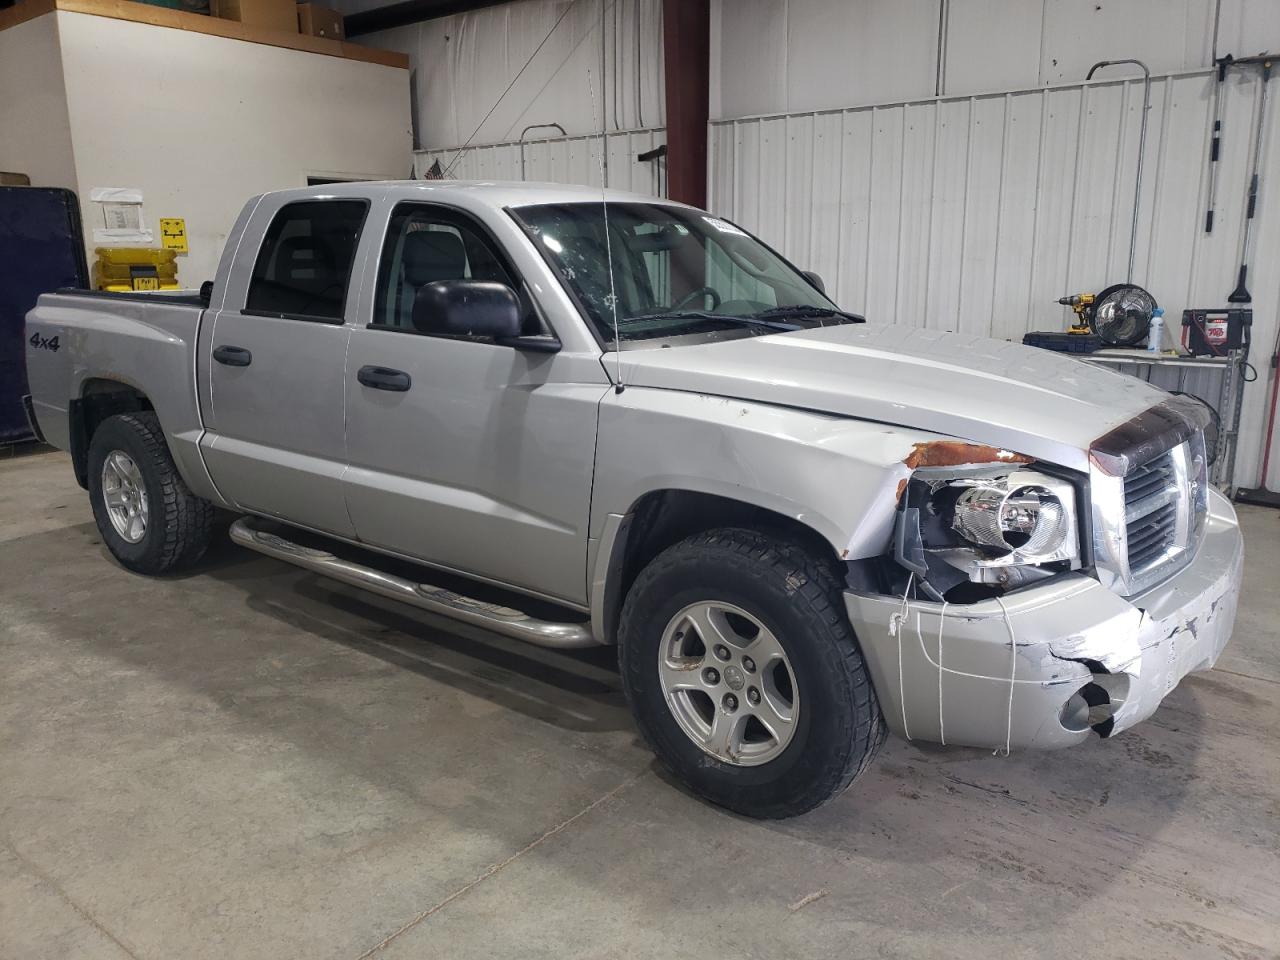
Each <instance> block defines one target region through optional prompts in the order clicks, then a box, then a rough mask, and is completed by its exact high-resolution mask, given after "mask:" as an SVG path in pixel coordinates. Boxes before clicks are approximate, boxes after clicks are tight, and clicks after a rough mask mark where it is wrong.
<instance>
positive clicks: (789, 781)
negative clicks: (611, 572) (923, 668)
mask: <svg viewBox="0 0 1280 960" xmlns="http://www.w3.org/2000/svg"><path fill="white" fill-rule="evenodd" d="M700 601H716V602H720V603H728V604H732V605H734V606H736V607H739V608H741V609H742V610H744V611H746V612H748V613H750V614H751V615H752V616H754V617H755V618H757V619H758V620H759V621H760V623H762V624H763V625H764V626H766V627H767V628H768V629H769V630H770V631H772V632H773V634H774V636H775V637H776V638H777V640H778V642H779V643H780V644H781V645H782V647H783V650H784V651H785V653H786V656H787V659H788V660H789V661H790V664H791V669H792V671H793V673H794V675H795V682H796V684H797V686H798V688H799V689H798V694H799V698H800V703H801V709H800V710H799V712H798V716H797V718H796V726H795V731H794V734H793V735H792V737H791V740H790V742H789V743H787V745H786V747H785V749H783V750H782V752H781V753H780V754H779V755H778V756H776V757H774V758H773V759H770V760H768V761H767V762H764V763H761V764H759V765H757V766H739V765H736V764H733V763H728V762H725V761H723V760H720V759H718V758H717V757H715V756H712V755H711V754H709V753H707V752H706V751H704V750H703V749H702V748H701V747H700V746H699V745H698V744H697V743H695V742H694V740H693V739H691V737H690V736H689V735H687V734H686V733H685V732H684V730H683V729H682V728H681V726H680V724H679V723H678V722H677V721H676V719H675V717H674V716H673V714H672V711H671V708H670V707H669V706H668V704H667V700H666V697H665V695H664V693H663V690H662V687H661V683H660V681H659V671H658V660H659V651H660V649H661V644H662V637H663V633H664V631H665V629H666V627H667V625H668V624H669V623H671V621H672V619H673V618H674V617H675V616H676V615H677V614H678V613H679V612H680V611H682V610H684V609H685V608H686V607H688V606H689V605H690V604H693V603H698V602H700ZM618 647H619V650H618V654H619V661H620V664H621V669H622V682H623V689H624V690H625V692H626V696H627V702H628V703H629V704H630V706H631V710H632V713H633V714H634V716H635V720H636V724H637V725H638V726H639V728H640V731H641V733H642V734H643V735H644V737H645V739H646V740H647V741H648V743H649V745H650V746H651V747H652V748H653V751H654V752H655V753H656V754H657V755H658V757H659V758H660V759H661V760H662V762H663V763H665V764H666V765H667V767H669V768H670V769H671V771H672V772H673V773H674V774H675V775H676V776H677V777H678V778H679V779H680V780H681V781H683V782H684V783H685V784H686V785H687V786H688V787H689V788H690V789H691V790H693V791H694V792H695V793H697V794H699V795H701V796H703V797H705V798H707V799H708V800H710V801H711V802H713V803H716V804H719V805H720V806H723V807H727V808H729V809H730V810H733V811H735V812H737V813H741V814H744V815H746V816H750V817H764V818H783V817H792V816H796V815H798V814H802V813H805V812H807V811H809V810H812V809H814V808H815V807H818V806H820V805H821V804H823V803H826V802H827V801H828V800H830V799H832V798H833V797H835V796H837V795H839V794H840V793H841V792H842V791H844V790H845V788H847V787H848V786H849V784H851V783H852V782H853V781H854V779H855V778H856V777H857V776H858V775H859V774H860V773H861V772H862V771H863V770H864V769H866V767H867V765H868V764H869V763H870V761H871V759H872V758H873V757H874V756H875V754H876V752H877V751H878V750H879V749H880V746H881V744H883V743H884V739H885V733H886V727H885V723H884V718H883V717H882V715H881V713H880V704H879V702H878V700H877V699H876V695H875V690H874V689H873V688H872V686H871V679H870V676H869V675H868V672H867V668H866V664H865V663H864V661H863V659H862V652H861V650H860V649H859V647H858V643H857V640H856V638H855V637H854V634H853V629H852V627H850V625H849V620H848V617H847V615H846V613H845V609H844V602H843V598H842V596H841V590H840V585H839V583H838V581H837V580H836V577H835V576H834V574H833V572H832V570H831V569H830V567H829V566H828V565H826V564H824V563H823V562H821V561H820V560H819V559H817V558H816V557H814V556H813V555H812V553H811V552H810V551H807V550H806V549H804V548H803V547H801V546H798V545H797V544H794V543H791V542H789V541H786V540H782V539H776V538H772V537H768V536H764V535H762V534H760V533H756V532H752V531H749V530H739V529H723V530H712V531H708V532H706V533H700V534H697V535H695V536H692V537H690V538H689V539H687V540H684V541H682V542H681V543H678V544H676V545H675V546H673V547H670V548H669V549H667V550H666V551H664V552H663V553H661V554H659V555H658V556H657V557H656V558H655V559H654V560H653V561H651V562H650V563H649V565H648V566H647V567H645V568H644V570H642V571H641V572H640V574H639V576H638V577H637V578H636V581H635V583H634V584H633V585H632V587H631V589H630V591H629V592H628V594H627V598H626V601H625V603H624V605H623V610H622V622H621V624H620V627H619V632H618Z"/></svg>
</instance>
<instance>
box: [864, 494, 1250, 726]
mask: <svg viewBox="0 0 1280 960" xmlns="http://www.w3.org/2000/svg"><path fill="white" fill-rule="evenodd" d="M1243 563H1244V545H1243V541H1242V539H1241V536H1240V529H1239V527H1238V526H1237V524H1236V517H1235V511H1234V510H1233V509H1232V507H1231V504H1230V502H1229V501H1228V500H1227V499H1226V498H1225V497H1223V496H1221V495H1220V494H1218V493H1217V492H1216V491H1214V492H1211V493H1210V497H1209V517H1208V520H1207V525H1206V529H1205V533H1204V537H1203V539H1202V541H1201V543H1200V547H1199V550H1198V551H1197V553H1196V556H1195V558H1194V559H1193V560H1192V562H1191V563H1190V564H1188V565H1187V566H1186V567H1184V568H1183V569H1182V570H1180V571H1179V572H1178V573H1177V574H1175V575H1174V576H1172V577H1170V578H1169V579H1168V580H1166V581H1164V582H1163V583H1161V584H1158V585H1157V586H1155V587H1152V588H1151V589H1150V590H1148V591H1146V592H1145V593H1142V594H1140V595H1138V596H1135V597H1129V598H1124V597H1119V596H1117V595H1116V594H1115V593H1113V592H1112V591H1110V590H1108V589H1107V588H1106V587H1104V586H1102V585H1101V584H1100V583H1098V581H1096V580H1094V579H1092V578H1091V577H1087V576H1084V575H1082V574H1071V575H1067V576H1063V577H1059V578H1056V579H1055V580H1053V581H1052V582H1051V583H1046V584H1044V585H1042V586H1037V587H1032V588H1028V589H1025V590H1021V591H1018V592H1016V593H1013V594H1010V595H1009V596H1006V597H1003V598H1001V599H999V600H985V601H982V602H980V603H974V604H964V605H961V604H947V605H945V610H944V605H943V604H940V603H933V602H928V601H914V600H913V601H908V602H907V603H906V604H905V605H904V604H903V601H902V598H901V597H887V596H882V595H867V594H860V593H854V592H847V593H846V594H845V605H846V607H847V609H848V612H849V620H850V622H851V623H852V625H853V629H854V631H855V633H857V635H858V639H859V642H860V643H861V645H862V651H863V654H864V656H865V657H866V658H867V662H868V666H869V667H870V669H871V676H872V681H873V682H874V684H875V688H876V693H877V695H878V696H879V699H880V704H881V707H882V708H883V710H884V714H885V719H886V720H887V721H888V723H889V726H890V728H891V729H892V730H893V731H894V732H895V733H897V734H899V735H900V736H904V737H907V738H908V739H914V740H928V741H934V742H941V743H949V744H957V745H965V746H974V747H995V748H1000V747H1005V746H1006V745H1008V746H1009V747H1037V748H1053V747H1064V746H1070V745H1071V744H1074V743H1079V742H1080V741H1082V740H1085V739H1087V738H1088V737H1089V736H1090V735H1091V733H1092V728H1091V727H1090V726H1088V725H1087V724H1083V723H1081V722H1079V721H1078V720H1074V719H1068V720H1067V721H1066V722H1064V708H1065V707H1067V704H1068V701H1072V698H1073V696H1075V695H1076V694H1077V692H1078V691H1080V690H1081V689H1082V688H1083V687H1085V686H1086V685H1087V684H1090V683H1094V684H1096V686H1095V687H1094V688H1093V689H1094V690H1095V691H1097V690H1098V689H1099V688H1101V689H1102V690H1104V691H1105V692H1106V694H1107V697H1108V698H1109V700H1110V703H1111V710H1112V723H1111V724H1110V725H1109V728H1106V727H1104V728H1100V729H1106V730H1107V732H1109V733H1115V732H1119V731H1121V730H1124V729H1125V728H1127V727H1130V726H1132V725H1133V724H1135V723H1138V722H1139V721H1141V720H1145V719H1146V718H1147V717H1149V716H1150V715H1151V714H1152V713H1154V712H1155V710H1156V708H1157V707H1158V706H1159V705H1160V702H1161V701H1162V700H1163V699H1164V698H1165V696H1166V695H1168V693H1169V692H1170V691H1171V690H1172V689H1173V688H1174V687H1175V686H1176V685H1177V683H1178V682H1179V681H1180V680H1181V679H1182V678H1183V677H1184V676H1186V675H1187V674H1188V673H1191V672H1194V671H1197V670H1207V669H1209V668H1210V667H1212V666H1213V665H1214V663H1215V662H1216V661H1217V659H1218V655H1219V654H1220V653H1221V652H1222V648H1223V647H1224V646H1225V645H1226V643H1227V640H1228V639H1229V638H1230V636H1231V628H1232V625H1233V624H1234V621H1235V615H1236V603H1237V600H1238V597H1239V591H1240V580H1241V568H1242V566H1243ZM1080 702H1081V701H1080V700H1079V698H1076V700H1075V701H1074V703H1075V704H1079V703H1080ZM1068 712H1070V711H1068Z"/></svg>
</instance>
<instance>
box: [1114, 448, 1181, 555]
mask: <svg viewBox="0 0 1280 960" xmlns="http://www.w3.org/2000/svg"><path fill="white" fill-rule="evenodd" d="M1181 495H1182V491H1181V490H1179V484H1178V478H1177V471H1176V469H1175V467H1174V463H1173V452H1172V451H1170V452H1169V453H1165V454H1162V455H1161V456H1159V457H1157V458H1156V459H1154V460H1152V461H1150V462H1149V463H1145V464H1143V465H1142V466H1140V467H1137V468H1136V469H1135V470H1134V471H1133V472H1132V473H1130V474H1129V475H1128V476H1127V477H1125V479H1124V522H1125V532H1126V534H1127V539H1128V543H1129V570H1130V573H1131V574H1141V573H1142V572H1144V571H1145V570H1147V569H1149V568H1151V567H1152V566H1154V565H1156V564H1158V563H1160V561H1161V560H1163V559H1165V557H1166V556H1167V555H1168V553H1169V551H1170V549H1172V548H1173V547H1174V546H1175V544H1176V538H1177V532H1178V500H1179V498H1180V496H1181Z"/></svg>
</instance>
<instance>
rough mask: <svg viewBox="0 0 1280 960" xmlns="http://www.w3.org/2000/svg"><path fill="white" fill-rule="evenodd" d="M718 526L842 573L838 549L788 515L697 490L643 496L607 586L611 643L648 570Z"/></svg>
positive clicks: (621, 541)
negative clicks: (743, 531) (797, 549)
mask: <svg viewBox="0 0 1280 960" xmlns="http://www.w3.org/2000/svg"><path fill="white" fill-rule="evenodd" d="M719 527H745V528H747V529H750V530H758V531H760V532H762V533H766V534H769V535H770V536H774V537H778V538H779V539H784V540H789V541H791V542H792V543H796V544H798V545H799V546H801V547H803V548H804V549H805V550H807V551H809V552H810V553H812V555H813V556H814V557H816V558H818V559H820V560H822V561H824V562H829V563H830V564H831V565H832V569H833V570H835V571H837V576H838V577H839V576H841V575H840V574H839V573H838V571H839V570H840V568H841V566H842V564H841V563H840V559H839V557H837V556H836V551H835V548H834V547H832V545H831V544H830V543H829V542H828V541H827V540H826V539H825V538H824V537H823V536H822V535H821V534H820V533H818V531H817V530H815V529H813V527H810V526H807V525H806V524H804V523H803V522H801V521H799V520H797V519H795V518H794V517H788V516H786V515H785V514H782V513H778V512H776V511H774V510H769V509H767V508H765V507H760V506H756V505H755V504H752V503H744V502H743V501H741V500H734V499H732V498H730V497H721V496H718V495H716V494H712V493H698V492H696V491H692V490H655V491H652V492H650V493H646V494H645V495H644V496H643V497H641V498H640V499H639V500H638V501H636V503H635V504H634V506H633V507H632V508H631V511H630V512H629V514H628V522H627V523H626V525H625V527H624V530H623V532H622V533H621V534H620V535H619V537H618V540H617V541H616V542H615V543H614V545H613V555H612V556H611V557H610V559H609V576H608V579H607V581H606V584H605V597H604V618H605V619H604V624H605V631H606V639H607V642H609V643H614V642H616V638H617V631H618V620H619V618H620V617H621V615H622V603H623V600H624V599H625V598H626V596H627V593H628V591H630V589H631V584H632V583H634V582H635V579H636V577H637V576H638V575H639V573H640V571H641V570H643V569H644V568H645V566H646V565H647V564H648V563H649V561H650V560H652V559H653V558H654V557H656V556H657V555H658V554H660V553H661V552H662V551H663V550H666V549H667V548H668V547H670V546H674V545H675V544H677V543H679V542H680V541H681V540H684V539H685V538H687V537H691V536H693V535H694V534H695V533H701V532H703V531H704V530H714V529H716V528H719Z"/></svg>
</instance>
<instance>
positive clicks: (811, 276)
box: [800, 270, 827, 296]
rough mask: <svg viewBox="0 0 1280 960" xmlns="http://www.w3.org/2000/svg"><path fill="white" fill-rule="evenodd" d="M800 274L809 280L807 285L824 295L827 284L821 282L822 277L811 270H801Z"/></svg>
mask: <svg viewBox="0 0 1280 960" xmlns="http://www.w3.org/2000/svg"><path fill="white" fill-rule="evenodd" d="M800 276H802V277H804V278H805V279H806V280H808V281H809V286H811V287H813V289H815V290H817V291H818V292H819V293H820V294H822V295H823V296H826V294H827V285H826V284H825V283H823V282H822V278H821V277H820V276H818V275H817V274H816V273H814V272H813V271H812V270H801V271H800Z"/></svg>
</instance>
